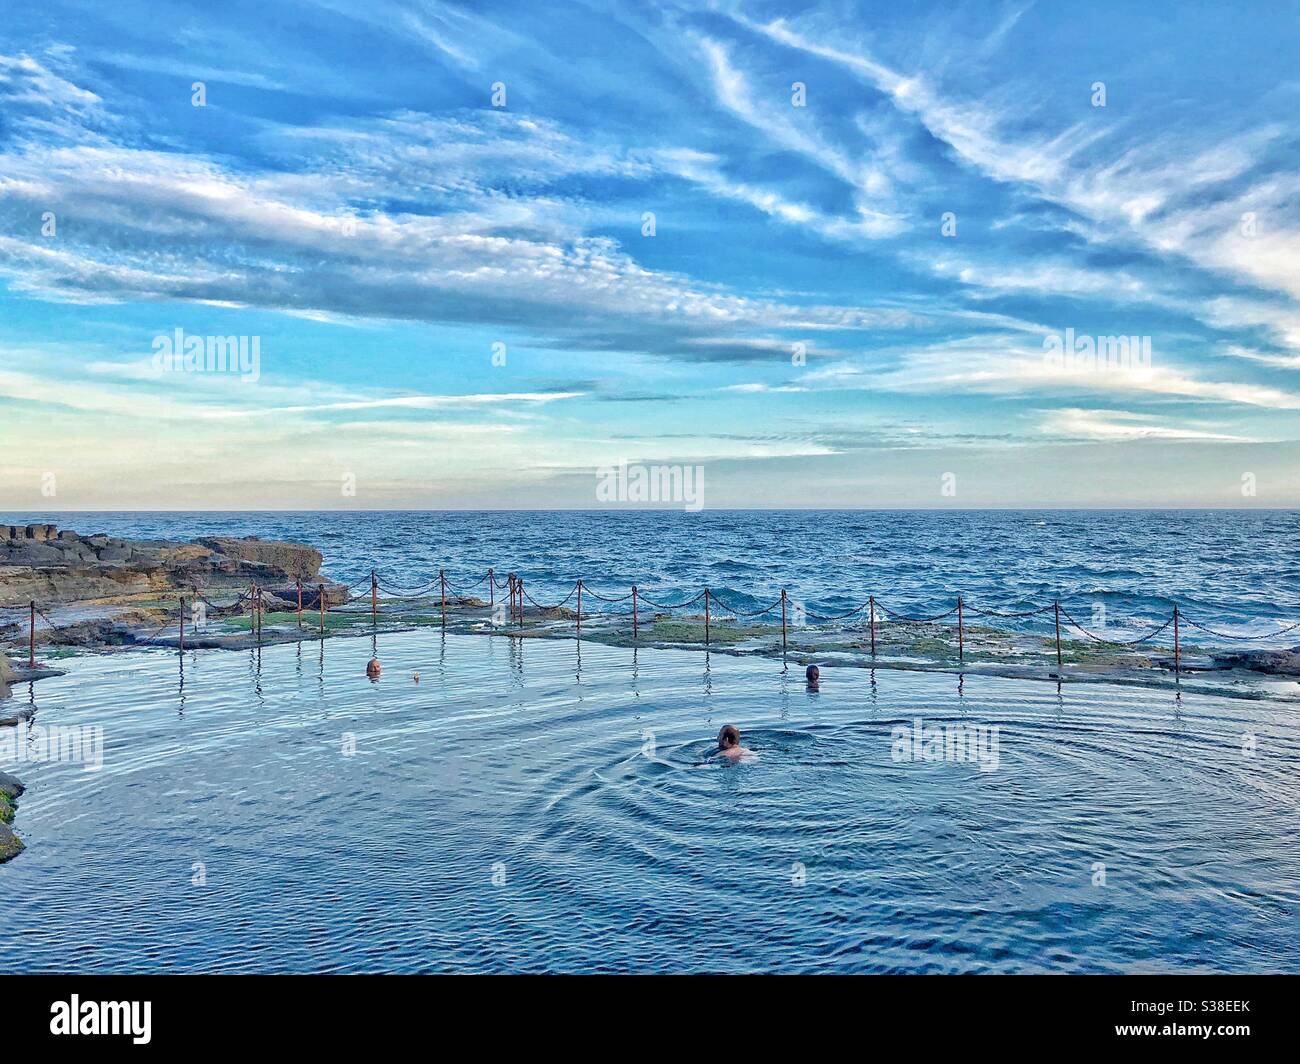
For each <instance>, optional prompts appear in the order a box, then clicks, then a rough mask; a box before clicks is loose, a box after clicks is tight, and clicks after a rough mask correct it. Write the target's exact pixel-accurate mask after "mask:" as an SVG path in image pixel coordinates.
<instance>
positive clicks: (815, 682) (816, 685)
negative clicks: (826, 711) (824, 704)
mask: <svg viewBox="0 0 1300 1064" xmlns="http://www.w3.org/2000/svg"><path fill="white" fill-rule="evenodd" d="M803 675H804V679H806V680H807V681H808V690H810V691H820V690H821V686H822V670H821V669H819V668H817V666H816V665H809V666H808V668H806V669H805V670H804V674H803Z"/></svg>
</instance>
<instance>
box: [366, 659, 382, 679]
mask: <svg viewBox="0 0 1300 1064" xmlns="http://www.w3.org/2000/svg"><path fill="white" fill-rule="evenodd" d="M379 671H380V666H379V659H378V658H371V659H370V660H369V661H367V662H366V675H367V676H369V677H370V678H371V679H372V680H377V679H379Z"/></svg>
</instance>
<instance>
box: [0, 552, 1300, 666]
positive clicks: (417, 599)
mask: <svg viewBox="0 0 1300 1064" xmlns="http://www.w3.org/2000/svg"><path fill="white" fill-rule="evenodd" d="M484 585H486V586H485V587H484V590H486V592H487V594H488V601H487V603H484V602H483V600H482V599H481V598H477V597H474V596H471V595H469V594H468V592H469V591H472V590H474V589H476V588H479V587H482V586H484ZM358 588H360V589H362V590H361V591H359V592H358V593H357V594H353V591H354V590H356V589H358ZM212 591H213V589H211V588H193V589H188V591H182V593H181V595H180V601H179V606H180V611H179V616H178V618H177V621H176V623H177V625H178V628H179V645H180V647H181V649H182V650H183V649H184V648H185V619H186V613H187V609H186V603H187V601H188V602H189V603H190V606H191V607H193V606H194V605H195V604H199V603H201V604H202V606H203V608H204V609H205V610H209V609H210V610H212V611H213V612H215V613H216V614H217V615H218V616H221V617H231V616H239V615H243V614H244V613H245V612H247V615H248V617H249V631H250V636H251V637H252V638H254V639H256V640H257V641H258V642H261V640H262V638H263V632H262V629H263V620H264V615H265V614H266V613H267V612H275V610H274V606H275V605H276V604H277V602H283V603H285V604H286V607H287V608H288V609H291V610H293V611H295V612H296V613H297V622H298V626H299V628H300V629H301V628H305V627H306V614H307V613H315V614H316V615H317V618H316V627H317V628H318V631H319V633H320V635H321V636H322V637H323V636H324V634H325V630H326V615H327V614H328V613H329V611H330V605H331V604H330V597H331V595H333V596H340V597H341V599H342V601H339V602H337V603H336V604H335V605H336V606H351V605H353V604H354V603H357V602H361V601H364V600H366V599H368V600H369V605H370V611H369V612H370V614H371V616H372V618H373V619H374V620H375V621H376V622H377V621H378V618H379V617H380V615H381V614H382V615H384V616H398V617H400V616H403V615H405V613H409V611H404V609H403V608H401V607H400V606H399V608H398V609H396V610H394V609H391V608H389V609H383V610H381V609H380V607H379V598H380V593H381V592H382V593H383V595H384V598H385V600H386V601H388V602H392V601H396V602H397V603H399V604H401V603H420V604H422V605H423V606H426V607H427V604H428V603H429V602H430V600H432V599H435V598H436V599H437V603H438V609H439V612H440V615H441V620H442V623H443V625H446V623H447V614H448V608H449V604H450V606H452V607H463V606H466V605H474V606H483V605H487V606H489V607H490V608H492V609H494V610H495V609H496V608H497V602H496V593H497V592H498V591H506V592H507V596H508V601H509V611H510V620H511V622H512V623H516V624H517V625H519V626H520V627H522V626H523V624H524V612H525V603H526V602H527V603H530V604H531V605H532V606H533V607H535V608H536V609H537V610H538V611H540V612H542V613H544V614H555V613H557V612H559V611H561V610H563V609H564V608H565V607H566V606H567V605H568V604H569V603H570V602H573V601H574V600H575V599H576V602H575V608H574V610H572V611H571V612H570V614H569V616H570V617H571V619H572V620H573V621H574V622H575V626H576V629H577V632H578V634H579V635H581V632H582V623H583V620H584V619H587V620H588V621H590V620H591V619H593V618H610V617H616V618H622V617H628V616H630V617H631V620H632V635H633V638H639V636H640V627H641V614H640V611H641V608H642V607H645V606H648V607H650V608H651V609H652V610H657V611H661V612H669V613H671V612H673V611H676V610H683V609H688V608H690V607H694V606H697V605H699V604H700V603H701V602H702V603H703V611H704V612H703V619H704V641H705V643H706V644H708V643H710V642H712V628H713V621H714V618H715V616H716V609H717V608H720V609H721V612H722V614H723V615H729V616H731V617H733V618H735V619H736V620H742V619H744V620H750V619H754V618H759V617H767V616H769V615H773V614H775V613H776V612H777V611H778V610H779V611H780V628H781V645H782V648H783V649H785V648H787V647H788V640H789V629H790V619H789V613H790V609H789V607H790V605H791V603H792V600H791V598H790V595H789V593H788V591H786V590H785V589H782V591H781V593H780V597H779V598H777V599H776V600H775V601H773V602H772V603H771V604H770V605H768V606H764V607H762V608H760V609H755V610H744V609H741V608H739V607H738V606H736V605H735V604H734V603H732V602H728V601H727V599H726V598H724V597H722V596H720V595H719V594H718V592H716V591H715V590H713V589H712V588H708V587H706V588H704V589H702V590H700V591H699V592H697V593H696V594H694V595H692V596H690V597H688V598H685V599H683V600H682V601H680V602H664V601H657V600H656V599H653V598H649V597H647V596H646V595H645V594H644V592H643V591H642V590H641V589H640V587H639V586H637V585H635V584H634V585H632V587H631V590H630V591H628V592H627V593H626V594H609V593H606V592H602V591H598V590H596V589H595V588H592V587H590V586H588V585H587V584H586V582H585V581H583V580H577V581H575V582H574V584H573V586H572V588H570V590H569V592H568V594H566V595H565V596H564V597H563V598H561V599H560V600H559V601H557V602H554V603H546V602H541V601H539V600H538V599H537V598H535V597H534V596H533V594H532V593H531V592H530V591H529V590H528V589H527V588H526V587H525V584H524V579H523V577H522V576H520V575H519V574H518V573H515V572H511V573H509V574H508V575H507V577H506V579H505V580H499V579H498V577H497V573H496V570H495V569H488V570H487V572H486V573H484V574H483V575H482V576H480V577H479V578H478V579H476V580H474V581H472V582H465V583H459V582H458V583H454V584H453V583H452V582H451V581H450V580H448V578H447V575H446V571H445V570H439V572H438V575H437V577H435V578H433V579H431V580H429V581H427V582H426V583H425V584H423V585H422V586H419V587H415V588H408V587H402V586H400V584H398V583H396V582H392V581H390V580H389V579H388V578H387V577H383V576H381V575H380V574H379V572H378V570H371V572H370V574H369V576H368V577H364V578H359V579H355V580H353V581H352V582H350V583H336V582H332V583H329V584H326V583H325V582H323V581H318V582H317V583H316V584H315V586H314V587H312V586H310V585H304V584H303V582H302V581H295V583H294V584H292V585H289V586H287V587H279V588H271V587H262V586H259V585H257V584H251V585H250V586H249V588H248V590H247V591H238V592H236V594H235V597H234V599H233V600H232V601H231V602H227V603H222V602H215V601H213V599H212V598H211V597H210V595H209V592H212ZM213 593H215V592H213ZM268 594H269V595H271V596H272V601H271V603H270V606H271V607H272V608H271V609H269V610H268V601H267V595H268ZM727 594H728V595H730V594H732V592H730V591H728V592H727ZM584 595H585V596H587V598H588V599H589V600H590V599H595V600H596V601H597V602H599V603H602V604H603V605H604V606H623V605H624V604H625V603H629V602H630V604H631V608H630V609H613V610H611V609H602V610H600V611H592V610H586V611H584V609H583V605H582V599H583V596H584ZM449 599H450V603H449ZM86 603H97V604H99V605H101V606H102V605H105V603H104V602H103V599H102V597H100V598H89V599H72V600H64V601H61V602H59V603H58V604H57V605H58V606H74V605H78V604H86ZM50 605H54V604H50ZM127 605H129V604H127ZM1049 611H1051V612H1052V613H1053V616H1054V622H1055V625H1054V630H1055V648H1056V657H1057V664H1058V665H1061V664H1062V663H1063V651H1062V630H1063V628H1064V630H1065V631H1067V632H1068V631H1069V630H1074V631H1077V632H1078V633H1079V634H1080V635H1082V636H1083V637H1084V638H1085V639H1088V640H1091V641H1093V642H1096V643H1099V644H1104V645H1107V646H1114V647H1117V648H1123V647H1136V646H1141V645H1143V644H1145V643H1148V642H1150V641H1152V640H1154V639H1156V638H1157V637H1159V636H1160V635H1161V634H1162V633H1164V632H1166V631H1167V630H1169V629H1170V628H1171V627H1172V629H1173V652H1174V668H1175V671H1181V668H1182V639H1181V629H1182V626H1183V625H1184V624H1186V625H1191V626H1192V627H1193V628H1195V629H1197V630H1199V631H1202V632H1205V633H1206V634H1208V635H1210V636H1213V637H1214V638H1216V639H1223V640H1228V641H1236V640H1248V641H1252V642H1256V641H1263V640H1268V639H1274V638H1277V637H1279V636H1282V635H1285V634H1287V633H1289V632H1293V631H1296V630H1297V629H1300V621H1297V622H1295V623H1294V624H1289V625H1286V626H1284V627H1281V628H1279V629H1278V630H1277V631H1275V632H1269V633H1264V634H1258V633H1257V634H1252V635H1238V634H1233V633H1230V632H1224V631H1221V630H1219V629H1216V628H1212V627H1210V626H1208V625H1206V624H1204V623H1202V622H1200V621H1197V620H1195V619H1193V618H1190V617H1188V616H1187V615H1186V614H1185V613H1183V612H1182V610H1181V609H1180V607H1179V606H1177V605H1176V604H1175V605H1174V606H1173V607H1172V614H1171V616H1170V617H1169V618H1168V619H1167V620H1165V621H1163V622H1162V623H1160V624H1158V625H1156V626H1154V627H1153V628H1151V629H1150V630H1149V631H1145V632H1142V633H1140V634H1139V635H1137V636H1136V637H1134V638H1130V639H1117V638H1112V637H1110V636H1109V635H1105V634H1099V633H1098V632H1095V631H1093V630H1092V629H1090V628H1088V627H1087V626H1085V625H1083V624H1081V623H1080V622H1079V621H1078V620H1076V619H1075V618H1074V616H1072V615H1071V614H1070V613H1069V611H1068V610H1066V609H1065V608H1064V606H1063V605H1062V604H1061V601H1060V599H1054V600H1053V601H1051V602H1048V603H1046V604H1045V605H1040V606H1033V607H1032V608H1030V609H1024V610H998V609H993V608H988V607H983V606H973V605H970V604H969V603H967V602H966V601H965V599H964V597H963V596H958V597H957V599H956V602H955V603H954V605H953V606H952V607H951V608H950V609H947V610H944V611H942V612H939V613H935V614H929V615H924V616H916V615H913V614H910V613H904V612H902V611H900V610H896V609H894V608H892V607H890V606H887V605H885V604H884V603H882V602H881V601H880V600H879V599H878V598H877V597H876V596H874V595H870V596H868V597H867V599H866V600H865V601H863V602H862V603H861V604H860V605H857V606H854V607H853V608H851V609H848V610H844V611H840V612H837V613H830V614H822V613H815V612H813V611H811V610H806V609H800V611H799V612H800V613H801V615H802V616H803V617H804V618H807V619H809V620H812V621H815V622H817V623H818V624H831V623H838V622H843V621H847V620H849V619H850V618H853V617H861V616H862V615H863V614H865V615H866V616H865V619H866V622H867V626H868V628H869V630H870V634H871V653H872V655H873V656H875V654H876V651H877V633H878V628H879V626H880V624H881V623H884V622H888V623H890V624H904V625H908V624H912V625H937V624H940V623H942V622H947V621H949V619H950V618H952V617H953V616H954V615H955V616H956V635H957V646H958V657H959V659H963V660H964V658H965V647H966V630H967V628H966V620H965V615H966V614H968V613H969V614H971V615H973V616H976V617H990V618H997V619H1014V620H1024V619H1028V618H1032V617H1039V616H1042V615H1044V614H1046V613H1048V612H1049ZM349 612H355V611H349ZM5 613H7V614H14V615H16V617H17V621H10V622H8V624H9V625H10V626H14V625H15V624H19V625H20V624H21V621H22V619H23V614H26V620H27V622H28V628H29V637H28V644H29V653H28V664H29V666H30V667H32V668H35V665H36V635H37V627H38V625H37V620H38V618H39V619H40V620H41V621H43V622H44V623H45V625H46V626H47V629H48V630H50V631H54V632H64V631H67V630H69V629H72V628H76V627H78V626H79V625H81V624H83V623H85V622H84V621H73V622H70V623H66V624H63V625H59V624H56V623H55V622H54V621H52V620H51V619H50V617H49V616H48V614H46V612H45V611H44V609H42V608H41V607H40V606H39V605H38V604H37V603H36V602H35V601H32V602H30V603H29V604H28V606H26V607H21V606H3V607H0V614H5ZM3 623H5V622H4V619H3V616H0V624H3ZM172 623H173V621H172V619H171V618H170V616H168V615H167V613H166V611H164V618H163V621H162V623H161V624H160V625H159V626H158V627H157V628H156V629H155V630H154V632H152V633H150V634H149V635H146V636H144V637H138V636H137V637H136V641H137V642H148V641H150V640H152V639H154V638H156V636H157V635H158V633H160V632H162V631H164V630H165V629H166V628H168V627H170V626H171V625H172ZM774 624H775V621H774Z"/></svg>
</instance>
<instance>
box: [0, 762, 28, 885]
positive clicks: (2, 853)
mask: <svg viewBox="0 0 1300 1064" xmlns="http://www.w3.org/2000/svg"><path fill="white" fill-rule="evenodd" d="M24 789H25V788H24V787H23V785H22V784H21V783H19V782H18V780H16V779H15V778H14V777H13V776H11V775H9V773H7V772H0V864H4V863H5V861H7V860H9V859H10V858H11V857H16V856H17V855H18V854H19V853H20V852H21V851H22V848H23V842H22V839H20V838H19V837H18V836H17V835H15V834H14V833H13V829H12V828H10V827H9V825H10V824H11V823H13V819H14V810H15V809H16V808H17V805H18V796H19V795H20V794H22V793H23V790H24Z"/></svg>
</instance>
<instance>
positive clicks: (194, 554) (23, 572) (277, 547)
mask: <svg viewBox="0 0 1300 1064" xmlns="http://www.w3.org/2000/svg"><path fill="white" fill-rule="evenodd" d="M321 561H322V559H321V554H320V551H318V550H316V549H315V548H314V547H308V546H305V545H304V544H301V543H279V542H273V541H268V540H262V539H258V538H257V537H255V536H250V537H248V538H246V539H235V538H232V537H224V536H221V537H212V538H204V539H198V540H194V541H192V542H185V541H179V540H128V539H119V538H117V537H115V536H110V535H107V534H106V533H102V532H98V533H94V534H93V535H81V534H79V533H77V532H73V531H70V530H68V529H63V530H59V528H58V527H57V526H55V525H49V524H38V525H0V606H11V607H12V606H25V605H26V604H27V603H28V602H29V601H32V600H35V601H36V603H37V604H38V605H43V606H50V605H58V604H61V603H68V602H72V601H75V600H91V599H98V600H110V601H111V600H117V601H121V600H123V599H127V600H129V599H130V598H133V597H136V598H138V597H144V596H157V595H159V594H160V593H167V592H186V591H195V590H212V589H217V590H220V589H224V588H241V589H242V588H246V587H248V585H249V584H254V583H256V584H259V585H262V586H281V587H283V586H284V585H286V584H292V583H293V582H294V581H296V580H301V581H302V582H303V583H304V584H307V585H313V584H316V583H317V582H319V581H320V566H321Z"/></svg>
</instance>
